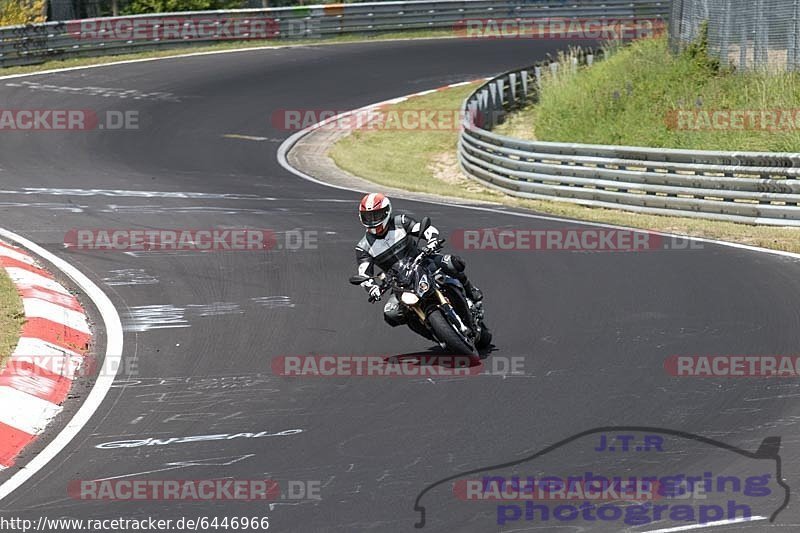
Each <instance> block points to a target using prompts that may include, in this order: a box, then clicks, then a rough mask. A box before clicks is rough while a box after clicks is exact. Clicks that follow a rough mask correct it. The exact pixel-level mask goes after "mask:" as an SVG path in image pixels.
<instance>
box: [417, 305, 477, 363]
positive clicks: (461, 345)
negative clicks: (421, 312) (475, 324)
mask: <svg viewBox="0 0 800 533" xmlns="http://www.w3.org/2000/svg"><path fill="white" fill-rule="evenodd" d="M428 321H429V322H430V324H431V329H433V331H435V332H436V338H438V339H439V340H440V341H442V342H443V343H444V344H445V345H446V346H447V350H448V351H450V352H452V353H451V354H449V355H472V356H474V355H475V349H474V348H473V347H472V346H470V345H469V344H467V343H466V342H464V339H462V338H461V335H459V334H458V333H457V332H456V330H455V329H453V326H452V325H451V324H450V322H448V320H447V318H445V316H444V314H443V313H442V312H441V311H440V310H438V309H437V310H436V311H433V312H432V313H431V314H430V315H428Z"/></svg>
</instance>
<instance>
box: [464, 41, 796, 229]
mask: <svg viewBox="0 0 800 533" xmlns="http://www.w3.org/2000/svg"><path fill="white" fill-rule="evenodd" d="M598 53H602V51H595V52H580V53H579V54H578V55H577V56H576V57H573V60H572V66H573V68H577V67H578V66H579V65H590V64H591V63H592V62H593V61H596V60H597V59H598V57H597V54H598ZM545 69H550V70H552V71H555V72H557V70H558V63H557V62H554V61H545V62H540V63H538V64H536V65H532V66H530V67H528V68H524V69H518V70H514V71H511V72H506V73H505V74H501V75H499V76H497V77H495V78H493V79H491V80H489V81H487V82H486V83H484V84H483V85H481V86H480V87H478V88H477V89H476V90H475V91H474V92H473V93H472V94H471V95H470V96H469V97H467V99H466V100H465V101H464V103H463V107H462V115H463V117H464V123H463V128H462V131H461V135H460V139H459V144H458V159H459V163H460V165H461V168H462V170H463V171H464V172H465V173H466V174H467V175H468V176H470V177H472V178H474V179H476V180H478V181H480V182H483V183H484V184H486V185H488V186H490V187H492V188H495V189H498V190H500V191H502V192H505V193H507V194H510V195H513V196H517V197H521V198H530V199H537V200H559V201H566V202H572V203H577V204H581V205H588V206H594V207H607V208H613V209H624V210H627V211H636V212H641V213H651V214H660V215H673V216H687V217H696V218H706V219H715V220H727V221H732V222H743V223H749V224H768V225H780V226H800V207H798V202H800V153H773V152H717V151H704V150H671V149H663V148H646V147H637V146H606V145H592V144H574V143H557V142H540V141H526V140H521V139H514V138H511V137H506V136H502V135H498V134H496V133H493V132H492V131H491V130H492V128H494V126H495V125H497V124H498V123H501V122H502V121H503V120H504V119H505V117H506V115H507V114H508V113H509V112H513V111H514V110H516V109H519V108H521V107H523V106H525V105H528V104H530V103H533V102H535V101H536V100H537V97H538V88H539V79H540V77H541V74H542V71H543V70H545Z"/></svg>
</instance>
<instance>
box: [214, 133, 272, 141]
mask: <svg viewBox="0 0 800 533" xmlns="http://www.w3.org/2000/svg"><path fill="white" fill-rule="evenodd" d="M223 137H225V138H226V139H242V140H245V141H268V140H269V137H256V136H255V135H242V134H239V133H226V134H225V135H223Z"/></svg>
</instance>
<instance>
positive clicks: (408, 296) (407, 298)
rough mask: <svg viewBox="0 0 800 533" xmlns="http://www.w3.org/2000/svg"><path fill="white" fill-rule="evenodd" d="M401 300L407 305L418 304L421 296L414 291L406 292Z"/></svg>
mask: <svg viewBox="0 0 800 533" xmlns="http://www.w3.org/2000/svg"><path fill="white" fill-rule="evenodd" d="M400 301H401V302H403V303H404V304H406V305H416V304H417V302H419V298H418V297H417V295H416V294H414V293H413V292H404V293H403V294H401V295H400Z"/></svg>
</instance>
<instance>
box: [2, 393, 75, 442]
mask: <svg viewBox="0 0 800 533" xmlns="http://www.w3.org/2000/svg"><path fill="white" fill-rule="evenodd" d="M0 405H2V406H3V408H2V409H0V422H2V423H3V424H6V425H7V426H11V427H12V428H15V429H18V430H20V431H24V432H25V433H28V434H30V435H38V434H39V433H41V432H42V430H44V428H45V427H47V423H48V422H50V421H51V420H52V419H53V418H55V416H56V415H57V414H58V413H60V412H61V406H60V405H56V404H54V403H52V402H48V401H47V400H43V399H41V398H37V397H36V396H33V395H32V394H28V393H27V392H22V391H20V390H17V389H15V388H13V387H5V386H0Z"/></svg>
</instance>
